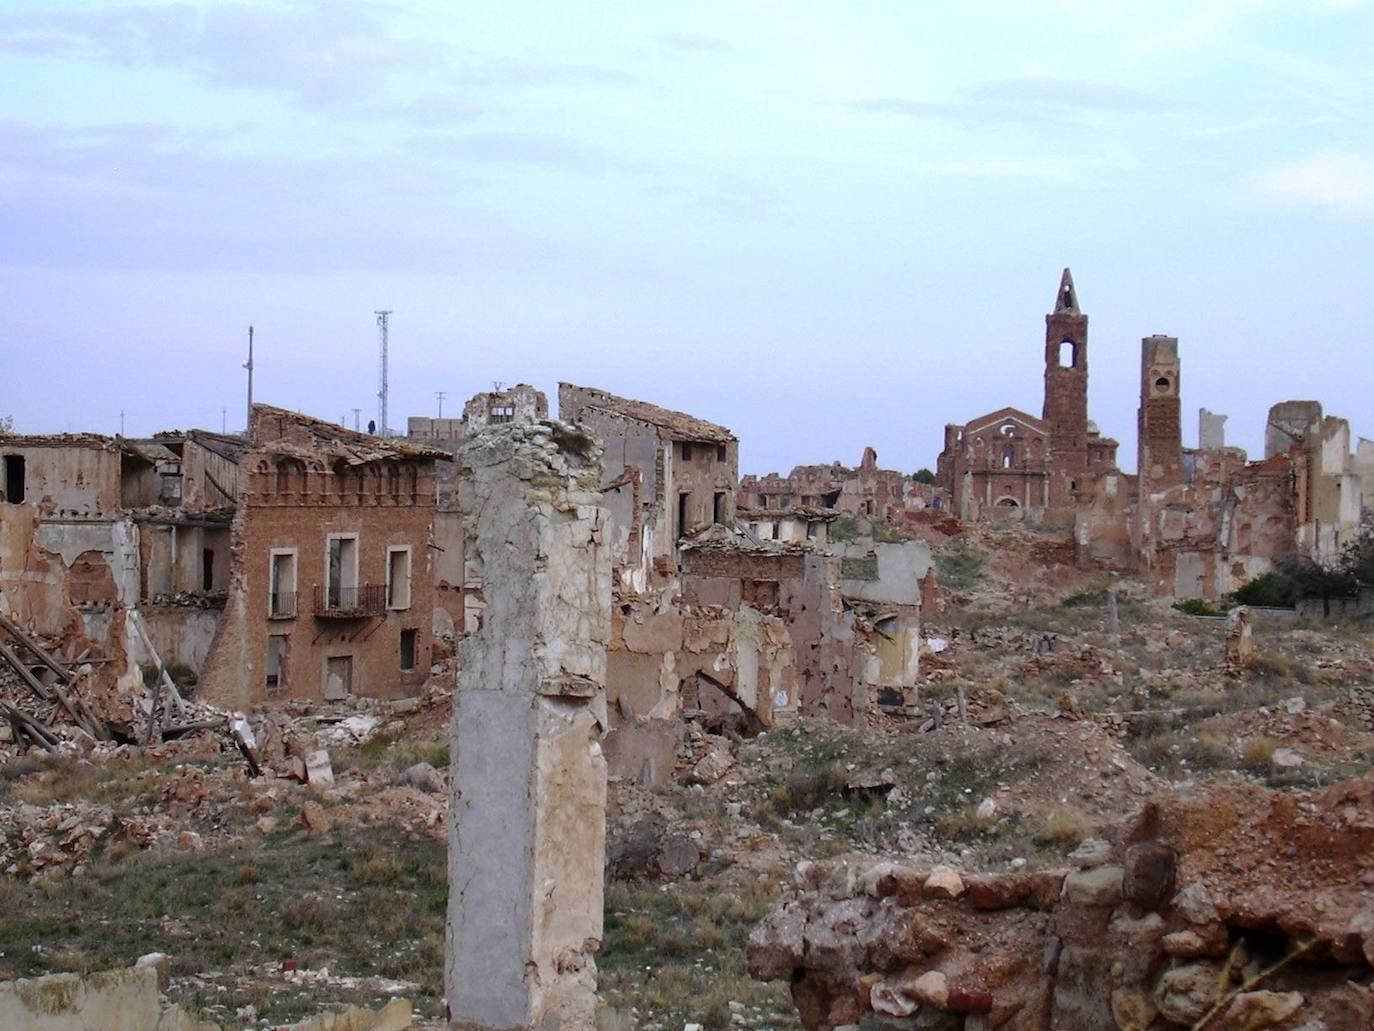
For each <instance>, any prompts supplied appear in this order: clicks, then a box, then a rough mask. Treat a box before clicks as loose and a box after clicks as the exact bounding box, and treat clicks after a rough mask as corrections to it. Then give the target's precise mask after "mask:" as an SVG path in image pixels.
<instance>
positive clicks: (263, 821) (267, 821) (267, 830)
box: [253, 816, 277, 834]
mask: <svg viewBox="0 0 1374 1031" xmlns="http://www.w3.org/2000/svg"><path fill="white" fill-rule="evenodd" d="M253 826H255V827H257V829H258V833H259V834H271V833H272V832H273V831H274V830H276V829H277V818H276V817H275V816H263V817H259V819H258V821H257V823H255V824H254V825H253Z"/></svg>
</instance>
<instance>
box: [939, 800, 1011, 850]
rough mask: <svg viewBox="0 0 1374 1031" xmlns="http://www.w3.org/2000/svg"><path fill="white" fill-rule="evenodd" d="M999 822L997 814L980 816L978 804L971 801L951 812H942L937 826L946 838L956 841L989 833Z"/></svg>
mask: <svg viewBox="0 0 1374 1031" xmlns="http://www.w3.org/2000/svg"><path fill="white" fill-rule="evenodd" d="M997 823H998V816H997V814H995V813H994V814H993V815H992V816H980V815H978V806H976V805H974V804H973V803H972V802H970V803H968V804H967V805H962V806H959V807H958V808H956V809H952V810H950V811H949V812H945V813H941V814H940V816H939V817H938V818H937V819H936V821H935V826H936V829H938V830H939V832H940V833H941V834H942V835H943V836H944V837H946V838H951V839H953V840H955V841H968V840H970V839H972V838H976V837H978V836H979V835H982V834H987V833H989V832H990V831H991V830H992V829H993V828H994V827H996V826H997Z"/></svg>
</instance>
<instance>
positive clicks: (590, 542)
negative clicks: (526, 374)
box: [446, 423, 611, 1031]
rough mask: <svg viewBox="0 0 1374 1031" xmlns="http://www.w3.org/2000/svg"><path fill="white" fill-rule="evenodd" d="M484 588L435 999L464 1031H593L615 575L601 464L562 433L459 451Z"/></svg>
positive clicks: (463, 691) (456, 709)
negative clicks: (439, 997)
mask: <svg viewBox="0 0 1374 1031" xmlns="http://www.w3.org/2000/svg"><path fill="white" fill-rule="evenodd" d="M459 460H460V462H461V464H462V474H461V476H462V479H461V488H460V491H459V496H460V499H461V504H462V512H463V520H464V530H465V536H466V538H467V542H468V546H467V561H468V564H469V566H470V567H471V568H472V569H473V570H474V572H475V573H477V574H478V575H479V576H480V577H481V579H482V582H483V583H484V584H486V585H488V587H487V598H486V602H487V604H486V611H485V614H484V617H483V620H482V625H481V627H480V628H479V629H477V630H475V631H474V632H472V633H470V634H468V635H467V636H466V637H464V638H463V639H462V641H461V642H460V645H459V650H460V654H461V660H462V672H461V673H460V674H459V677H458V687H457V691H456V692H455V694H454V698H453V723H452V735H453V739H452V741H453V766H452V777H451V790H452V796H451V799H450V808H449V813H450V823H449V909H448V948H447V950H446V952H447V955H446V987H447V997H448V999H449V1005H450V1009H451V1011H452V1019H453V1021H454V1022H455V1023H456V1024H457V1025H459V1026H463V1027H472V1028H493V1029H494V1028H503V1029H505V1028H533V1027H550V1028H563V1029H564V1031H582V1029H586V1031H590V1029H591V1028H593V1027H594V1026H595V1010H596V966H595V960H594V956H595V953H596V950H597V949H598V948H599V946H600V939H601V920H602V880H603V865H604V861H605V805H606V766H605V760H604V759H603V757H602V751H601V746H600V741H599V739H600V736H601V733H602V731H603V729H604V728H605V725H606V711H605V689H604V685H605V681H606V645H607V641H608V637H609V634H610V597H611V563H610V552H609V550H608V548H607V546H606V540H605V530H606V511H605V509H604V508H603V507H602V504H601V494H600V490H599V488H600V483H601V454H600V449H599V448H597V447H596V446H595V444H594V443H593V442H592V441H591V440H590V439H589V438H588V437H587V436H586V435H585V434H583V433H581V432H580V431H578V430H576V429H574V428H572V427H569V426H566V425H564V424H558V423H535V424H531V425H527V426H514V427H498V428H495V429H491V430H488V431H487V432H486V433H483V434H481V435H479V436H478V437H476V438H474V439H473V440H471V441H470V442H469V443H468V444H467V445H465V446H464V448H463V449H462V450H461V451H460V453H459Z"/></svg>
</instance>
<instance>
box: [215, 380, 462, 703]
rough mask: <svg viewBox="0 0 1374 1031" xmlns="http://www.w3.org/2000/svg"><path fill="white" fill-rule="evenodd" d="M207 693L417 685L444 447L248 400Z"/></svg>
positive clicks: (428, 618) (370, 690) (334, 693)
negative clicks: (248, 422)
mask: <svg viewBox="0 0 1374 1031" xmlns="http://www.w3.org/2000/svg"><path fill="white" fill-rule="evenodd" d="M250 440H251V448H250V449H249V450H248V451H246V452H245V453H244V454H243V455H242V456H241V457H240V474H239V475H240V493H239V504H238V508H237V510H236V512H235V514H234V521H233V528H232V537H233V547H232V556H231V564H230V570H229V583H228V600H227V603H226V605H225V612H224V617H223V620H222V622H221V625H220V627H219V630H218V632H217V634H216V636H215V641H214V646H213V648H212V650H211V653H210V655H209V657H208V659H207V661H206V663H205V669H204V671H203V673H202V676H201V682H202V685H201V691H202V693H203V694H204V695H205V696H206V697H207V698H209V699H210V700H211V701H214V702H217V703H219V704H221V705H224V706H230V707H237V708H244V707H247V706H248V705H250V704H258V703H262V702H265V701H268V700H272V699H282V698H305V699H313V700H319V699H338V698H344V697H346V696H348V695H350V694H359V695H371V696H381V697H398V696H402V695H405V694H414V693H416V692H417V691H418V690H419V687H420V685H421V684H422V683H423V682H424V680H425V678H426V676H427V675H428V673H429V666H430V642H431V636H432V633H433V613H434V609H435V605H434V588H433V573H432V565H433V560H432V556H431V551H430V547H431V542H432V537H433V531H434V512H435V488H434V463H435V460H436V459H438V458H442V457H444V456H445V452H441V451H436V450H434V449H431V448H426V447H422V446H418V445H414V444H409V443H405V442H401V441H391V440H383V439H380V438H377V437H372V436H369V435H367V434H363V433H357V432H354V431H352V430H348V429H345V428H343V427H342V426H337V425H334V424H332V423H327V422H324V421H322V420H319V419H313V418H310V417H309V416H305V415H299V414H296V413H293V412H288V411H285V410H283V409H280V408H272V407H270V406H268V405H254V406H253V419H252V426H251V433H250Z"/></svg>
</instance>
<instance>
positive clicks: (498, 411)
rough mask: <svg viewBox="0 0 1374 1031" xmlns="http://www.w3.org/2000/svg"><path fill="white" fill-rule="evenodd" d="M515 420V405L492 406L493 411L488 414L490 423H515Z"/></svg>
mask: <svg viewBox="0 0 1374 1031" xmlns="http://www.w3.org/2000/svg"><path fill="white" fill-rule="evenodd" d="M514 420H515V405H492V406H491V410H490V411H489V412H488V413H487V421H488V422H492V423H497V422H513V421H514Z"/></svg>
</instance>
